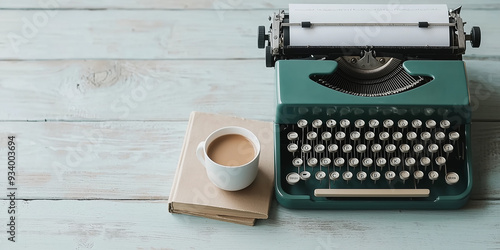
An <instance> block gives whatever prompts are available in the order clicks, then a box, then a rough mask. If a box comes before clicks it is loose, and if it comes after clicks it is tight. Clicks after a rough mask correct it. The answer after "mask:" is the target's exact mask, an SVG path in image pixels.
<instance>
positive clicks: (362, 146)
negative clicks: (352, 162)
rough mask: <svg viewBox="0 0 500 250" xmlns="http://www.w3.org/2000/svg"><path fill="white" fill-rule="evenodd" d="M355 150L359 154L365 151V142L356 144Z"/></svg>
mask: <svg viewBox="0 0 500 250" xmlns="http://www.w3.org/2000/svg"><path fill="white" fill-rule="evenodd" d="M356 152H358V153H360V154H362V153H364V152H366V145H365V144H358V145H357V146H356Z"/></svg>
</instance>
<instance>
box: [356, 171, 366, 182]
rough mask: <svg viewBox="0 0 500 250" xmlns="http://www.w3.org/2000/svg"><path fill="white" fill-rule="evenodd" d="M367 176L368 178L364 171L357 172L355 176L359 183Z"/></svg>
mask: <svg viewBox="0 0 500 250" xmlns="http://www.w3.org/2000/svg"><path fill="white" fill-rule="evenodd" d="M367 176H368V175H367V174H366V172H365V171H359V172H358V173H357V174H356V178H358V180H360V181H364V180H366V177H367Z"/></svg>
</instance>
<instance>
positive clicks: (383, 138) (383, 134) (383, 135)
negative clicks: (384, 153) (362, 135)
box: [378, 131, 389, 141]
mask: <svg viewBox="0 0 500 250" xmlns="http://www.w3.org/2000/svg"><path fill="white" fill-rule="evenodd" d="M378 137H379V139H380V140H381V141H386V140H387V139H389V133H387V132H385V131H384V132H381V133H380V134H379V136H378Z"/></svg>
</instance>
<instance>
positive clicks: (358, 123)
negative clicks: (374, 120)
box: [354, 119, 365, 128]
mask: <svg viewBox="0 0 500 250" xmlns="http://www.w3.org/2000/svg"><path fill="white" fill-rule="evenodd" d="M354 126H355V127H356V128H363V127H364V126H365V121H363V120H361V119H359V120H356V121H355V122H354Z"/></svg>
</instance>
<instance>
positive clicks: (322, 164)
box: [319, 158, 332, 167]
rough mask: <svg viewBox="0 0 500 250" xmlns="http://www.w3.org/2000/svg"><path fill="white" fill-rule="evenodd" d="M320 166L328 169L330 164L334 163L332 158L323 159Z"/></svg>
mask: <svg viewBox="0 0 500 250" xmlns="http://www.w3.org/2000/svg"><path fill="white" fill-rule="evenodd" d="M319 162H320V163H319V164H320V165H321V166H322V167H328V166H329V165H330V163H332V160H330V158H321V160H320V161H319Z"/></svg>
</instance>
